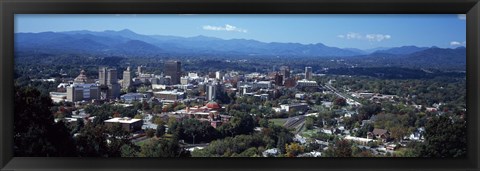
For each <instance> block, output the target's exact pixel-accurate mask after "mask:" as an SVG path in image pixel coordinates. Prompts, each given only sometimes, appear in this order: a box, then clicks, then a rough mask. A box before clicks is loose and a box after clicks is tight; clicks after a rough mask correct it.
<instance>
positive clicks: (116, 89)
mask: <svg viewBox="0 0 480 171" xmlns="http://www.w3.org/2000/svg"><path fill="white" fill-rule="evenodd" d="M107 97H108V98H109V99H116V98H118V97H120V84H118V83H117V84H110V85H108V93H107Z"/></svg>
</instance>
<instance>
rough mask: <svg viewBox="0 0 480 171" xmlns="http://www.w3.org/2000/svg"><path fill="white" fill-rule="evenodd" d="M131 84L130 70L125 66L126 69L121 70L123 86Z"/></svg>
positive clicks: (126, 86)
mask: <svg viewBox="0 0 480 171" xmlns="http://www.w3.org/2000/svg"><path fill="white" fill-rule="evenodd" d="M131 85H132V72H131V71H130V67H127V70H125V71H123V88H128V87H130V86H131Z"/></svg>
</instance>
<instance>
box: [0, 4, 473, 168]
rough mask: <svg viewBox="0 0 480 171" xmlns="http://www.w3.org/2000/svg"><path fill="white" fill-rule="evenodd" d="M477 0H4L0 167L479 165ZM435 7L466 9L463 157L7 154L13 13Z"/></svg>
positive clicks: (427, 10) (0, 7)
mask: <svg viewBox="0 0 480 171" xmlns="http://www.w3.org/2000/svg"><path fill="white" fill-rule="evenodd" d="M479 6H480V3H478V0H440V1H425V0H405V1H402V0H337V1H335V0H299V1H294V0H261V1H258V0H257V1H253V0H247V1H241V0H204V1H202V2H198V1H195V0H149V1H147V0H140V1H134V0H117V1H112V0H100V1H92V0H73V1H64V0H39V1H37V0H6V1H2V2H1V4H0V11H1V15H2V16H1V20H2V24H1V27H2V30H1V33H0V39H1V43H2V44H1V49H0V52H1V54H2V56H1V58H0V61H1V68H0V80H1V81H0V82H1V83H2V86H1V88H0V96H1V98H0V112H1V113H0V119H1V120H0V132H1V134H0V137H1V144H0V151H1V155H0V167H3V169H7V170H54V169H58V170H77V169H78V170H80V169H82V170H83V169H94V170H95V169H102V170H106V169H112V170H113V169H115V170H139V169H143V170H197V171H198V170H216V169H218V170H320V169H327V170H342V169H344V170H373V169H375V170H399V169H401V170H412V169H418V170H478V168H479V165H478V159H479V158H478V154H479V153H480V151H479V148H478V147H479V144H478V142H479V141H480V136H479V133H478V128H479V127H478V124H479V123H480V120H479V117H478V116H477V114H478V104H479V97H480V91H479V88H478V85H479V78H478V77H479V73H480V69H479V66H480V63H479V60H478V58H479V57H480V55H479V54H480V52H479V50H478V47H480V46H479V44H478V43H479V40H480V34H479V32H480V25H479V20H480V9H479V8H480V7H479ZM36 13H42V14H82V13H93V14H107V13H108V14H117V13H118V14H123V13H136V14H153V13H155V14H159V13H180V14H181V13H183V14H191V13H209V14H222V13H228V14H241V13H251V14H324V13H329V14H357V13H358V14H365V13H368V14H383V13H385V14H412V13H414V14H440V13H451V14H457V13H467V33H468V34H467V35H468V36H467V42H468V44H467V101H468V102H467V108H468V109H467V112H468V115H467V124H468V151H469V152H468V157H467V158H466V159H458V158H456V159H426V158H320V159H319V158H296V159H286V158H280V159H278V158H233V159H232V158H188V159H173V158H165V159H153V158H115V159H112V158H109V159H107V158H82V159H80V158H19V157H13V149H12V147H13V132H12V130H13V105H14V104H13V81H12V80H13V66H14V65H13V31H14V24H13V23H14V14H36Z"/></svg>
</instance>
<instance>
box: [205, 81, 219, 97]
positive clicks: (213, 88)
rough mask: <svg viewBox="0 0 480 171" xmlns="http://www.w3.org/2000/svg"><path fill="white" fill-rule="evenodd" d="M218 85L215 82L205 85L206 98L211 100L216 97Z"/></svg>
mask: <svg viewBox="0 0 480 171" xmlns="http://www.w3.org/2000/svg"><path fill="white" fill-rule="evenodd" d="M217 91H218V85H217V84H216V83H213V84H210V85H207V100H208V101H212V100H215V99H216V96H217Z"/></svg>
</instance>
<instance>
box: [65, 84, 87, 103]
mask: <svg viewBox="0 0 480 171" xmlns="http://www.w3.org/2000/svg"><path fill="white" fill-rule="evenodd" d="M81 100H83V88H79V87H76V86H69V87H67V101H70V102H77V101H81Z"/></svg>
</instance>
